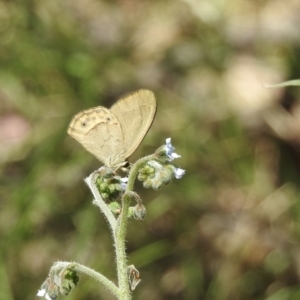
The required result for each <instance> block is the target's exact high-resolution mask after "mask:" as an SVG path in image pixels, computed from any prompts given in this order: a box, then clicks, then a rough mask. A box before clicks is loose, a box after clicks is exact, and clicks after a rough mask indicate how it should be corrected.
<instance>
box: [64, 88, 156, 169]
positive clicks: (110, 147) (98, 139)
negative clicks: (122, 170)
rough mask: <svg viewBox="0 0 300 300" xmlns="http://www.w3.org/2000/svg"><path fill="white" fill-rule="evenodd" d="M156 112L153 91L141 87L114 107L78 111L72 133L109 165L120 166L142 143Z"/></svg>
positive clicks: (70, 128) (115, 167)
mask: <svg viewBox="0 0 300 300" xmlns="http://www.w3.org/2000/svg"><path fill="white" fill-rule="evenodd" d="M155 113H156V100H155V96H154V94H153V92H151V91H149V90H138V91H136V92H134V93H133V94H131V95H129V96H127V97H125V98H122V99H120V100H119V101H117V102H116V103H115V104H114V105H113V106H112V107H111V108H110V109H108V108H106V107H103V106H98V107H93V108H90V109H87V110H83V111H81V112H79V113H78V114H76V115H75V116H74V117H73V119H72V120H71V122H70V124H69V127H68V134H69V135H70V136H72V137H73V138H74V139H75V140H77V141H78V142H79V143H80V144H81V145H82V146H83V147H84V148H85V149H86V150H87V151H89V152H90V153H92V154H93V155H94V156H95V157H96V158H98V159H99V160H100V161H102V162H103V163H104V164H105V166H107V167H110V168H113V169H117V168H119V167H121V166H123V165H124V164H125V163H126V159H127V158H128V157H129V156H130V155H131V154H132V153H133V152H134V151H135V150H136V148H137V147H138V146H139V145H140V143H141V142H142V140H143V138H144V137H145V135H146V133H147V132H148V130H149V128H150V126H151V124H152V122H153V119H154V117H155Z"/></svg>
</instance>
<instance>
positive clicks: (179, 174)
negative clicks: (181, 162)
mask: <svg viewBox="0 0 300 300" xmlns="http://www.w3.org/2000/svg"><path fill="white" fill-rule="evenodd" d="M184 174H185V170H183V169H180V168H176V169H175V172H174V176H175V178H176V179H180V178H182V176H183V175H184Z"/></svg>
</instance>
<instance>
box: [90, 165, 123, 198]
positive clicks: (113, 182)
mask: <svg viewBox="0 0 300 300" xmlns="http://www.w3.org/2000/svg"><path fill="white" fill-rule="evenodd" d="M98 172H99V173H98V174H99V176H98V177H97V180H96V185H97V188H98V190H99V193H100V195H101V197H102V199H103V200H104V201H105V202H111V201H113V200H116V199H117V198H118V197H119V196H120V195H121V194H122V193H123V192H124V191H125V189H126V182H127V178H126V177H125V178H121V177H120V176H117V175H116V174H115V172H114V171H113V169H111V168H107V167H102V168H100V169H99V170H98Z"/></svg>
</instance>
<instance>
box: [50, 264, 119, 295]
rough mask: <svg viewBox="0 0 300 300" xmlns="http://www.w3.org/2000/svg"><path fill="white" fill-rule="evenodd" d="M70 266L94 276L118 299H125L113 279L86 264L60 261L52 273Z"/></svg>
mask: <svg viewBox="0 0 300 300" xmlns="http://www.w3.org/2000/svg"><path fill="white" fill-rule="evenodd" d="M69 266H70V267H71V266H72V267H74V270H75V271H77V272H81V273H83V274H86V275H88V276H90V277H91V278H93V279H94V280H96V281H98V282H101V283H102V284H103V285H104V286H105V287H106V288H107V289H108V290H110V291H111V293H112V294H114V295H115V296H116V297H117V298H118V299H123V298H122V295H121V291H120V289H119V288H118V287H117V286H116V285H115V284H114V283H113V282H112V281H110V280H109V279H108V278H106V277H105V276H103V275H102V274H100V273H98V272H96V271H95V270H93V269H90V268H88V267H86V266H83V265H81V264H79V263H76V262H65V261H58V262H56V263H55V264H54V265H53V266H52V268H51V269H50V273H51V272H57V271H60V270H61V269H64V268H67V267H69Z"/></svg>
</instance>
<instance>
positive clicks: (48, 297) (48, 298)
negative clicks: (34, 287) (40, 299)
mask: <svg viewBox="0 0 300 300" xmlns="http://www.w3.org/2000/svg"><path fill="white" fill-rule="evenodd" d="M45 298H46V299H47V300H53V299H56V298H57V297H55V298H51V297H50V296H49V294H48V293H46V295H45Z"/></svg>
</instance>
